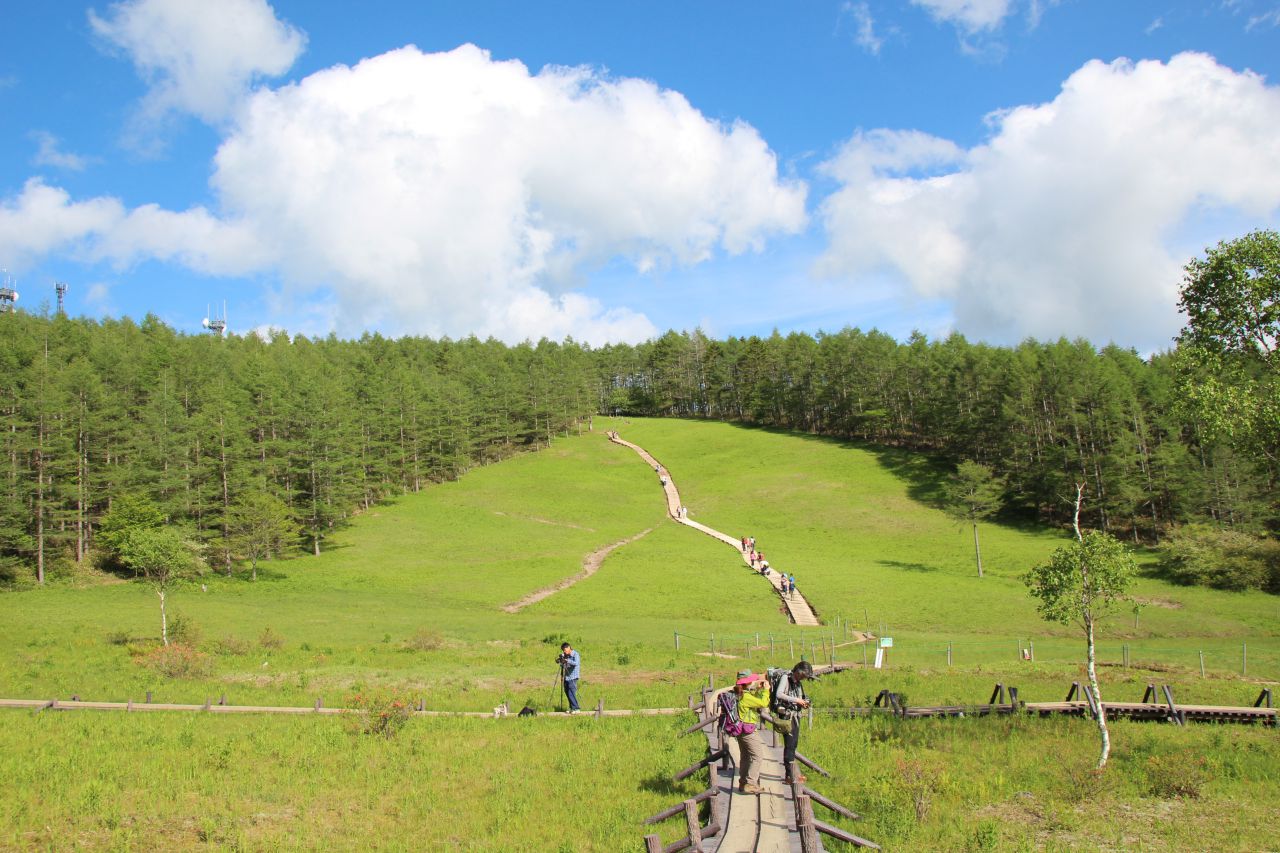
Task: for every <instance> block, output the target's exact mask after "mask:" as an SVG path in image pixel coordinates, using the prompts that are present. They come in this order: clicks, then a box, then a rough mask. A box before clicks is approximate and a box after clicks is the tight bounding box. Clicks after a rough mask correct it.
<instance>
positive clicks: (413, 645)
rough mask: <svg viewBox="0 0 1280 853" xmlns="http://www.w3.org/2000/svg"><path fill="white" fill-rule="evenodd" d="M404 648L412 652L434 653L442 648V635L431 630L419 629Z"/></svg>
mask: <svg viewBox="0 0 1280 853" xmlns="http://www.w3.org/2000/svg"><path fill="white" fill-rule="evenodd" d="M404 646H405V648H406V649H408V650H410V651H414V652H434V651H436V650H438V649H442V648H444V646H445V639H444V634H441V633H440V632H439V631H437V630H435V629H432V628H419V629H418V630H417V631H416V632H415V633H414V635H413V636H412V637H410V638H409V639H408V640H406V641H405V644H404Z"/></svg>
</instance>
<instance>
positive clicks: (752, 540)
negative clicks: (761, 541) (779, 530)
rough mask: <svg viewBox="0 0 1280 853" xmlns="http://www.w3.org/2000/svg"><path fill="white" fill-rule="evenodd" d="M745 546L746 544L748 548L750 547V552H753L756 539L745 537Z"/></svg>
mask: <svg viewBox="0 0 1280 853" xmlns="http://www.w3.org/2000/svg"><path fill="white" fill-rule="evenodd" d="M747 544H748V545H750V546H751V550H752V551H754V550H755V549H756V537H754V536H748V537H747Z"/></svg>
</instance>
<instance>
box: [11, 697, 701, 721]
mask: <svg viewBox="0 0 1280 853" xmlns="http://www.w3.org/2000/svg"><path fill="white" fill-rule="evenodd" d="M0 708H15V709H20V708H26V709H28V710H32V711H128V712H134V711H139V712H146V711H188V712H191V711H198V712H202V713H211V714H294V715H301V714H334V715H341V714H354V713H358V711H357V710H356V709H354V708H326V707H324V706H323V705H322V704H320V703H318V702H317V703H316V704H315V705H313V706H311V707H297V706H290V705H219V704H218V703H217V702H214V701H212V700H210V701H208V702H206V703H204V704H203V705H184V704H174V703H170V702H83V701H81V700H79V699H0ZM687 713H689V709H688V708H612V709H605V708H603V707H597V708H596V709H595V710H591V709H587V710H584V711H583V712H582V713H581V714H580V715H578V716H576V717H571V716H570V715H568V714H559V713H543V714H539V715H538V716H539V717H552V718H555V719H565V720H568V719H577V720H581V719H586V718H589V717H674V716H677V715H680V714H687ZM409 714H410V716H414V717H484V718H488V719H517V718H518V715H517V714H515V713H509V712H507V711H506V710H505V709H504V710H502V711H501V712H499V711H498V710H497V709H495V710H494V711H428V710H426V709H424V708H419V709H417V710H411V711H410V712H409Z"/></svg>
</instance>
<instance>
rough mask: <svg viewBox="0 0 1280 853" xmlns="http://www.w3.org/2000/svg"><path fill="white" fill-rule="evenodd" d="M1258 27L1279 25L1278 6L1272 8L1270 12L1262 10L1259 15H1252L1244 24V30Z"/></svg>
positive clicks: (1279, 8)
mask: <svg viewBox="0 0 1280 853" xmlns="http://www.w3.org/2000/svg"><path fill="white" fill-rule="evenodd" d="M1259 27H1271V28H1273V29H1274V28H1275V27H1280V6H1277V7H1276V8H1274V9H1272V10H1271V11H1270V12H1263V13H1262V14H1261V15H1254V16H1253V17H1251V18H1249V22H1248V23H1247V24H1245V26H1244V28H1245V31H1246V32H1249V31H1252V30H1255V29H1258V28H1259Z"/></svg>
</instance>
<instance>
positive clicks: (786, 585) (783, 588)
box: [778, 575, 791, 595]
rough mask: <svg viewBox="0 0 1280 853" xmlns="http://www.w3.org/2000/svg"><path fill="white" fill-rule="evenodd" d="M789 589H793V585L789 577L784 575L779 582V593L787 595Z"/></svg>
mask: <svg viewBox="0 0 1280 853" xmlns="http://www.w3.org/2000/svg"><path fill="white" fill-rule="evenodd" d="M789 589H791V584H790V582H789V581H788V580H787V576H786V575H783V576H782V580H780V581H778V592H780V593H782V594H783V595H786V594H787V591H788V590H789Z"/></svg>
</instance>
